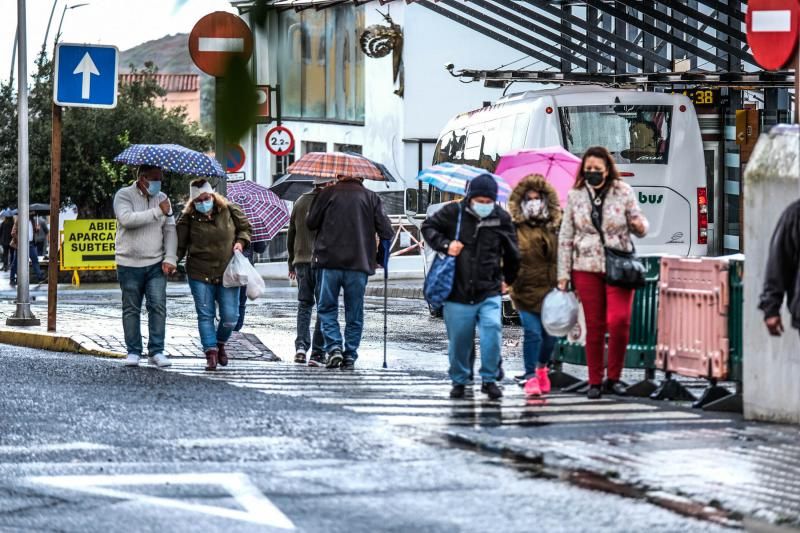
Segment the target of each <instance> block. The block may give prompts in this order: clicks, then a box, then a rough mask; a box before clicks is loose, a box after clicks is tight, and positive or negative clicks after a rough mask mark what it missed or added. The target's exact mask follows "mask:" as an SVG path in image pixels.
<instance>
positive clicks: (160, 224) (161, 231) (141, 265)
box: [114, 165, 178, 367]
mask: <svg viewBox="0 0 800 533" xmlns="http://www.w3.org/2000/svg"><path fill="white" fill-rule="evenodd" d="M163 179H164V174H163V172H162V171H161V169H160V168H158V167H154V166H148V165H142V166H140V167H139V168H138V169H137V174H136V181H135V182H134V183H133V184H132V185H130V186H128V187H123V188H122V189H120V190H119V191H117V194H116V195H115V196H114V215H115V216H116V217H117V238H116V244H115V247H116V251H115V255H116V261H117V278H118V279H119V285H120V288H121V289H122V329H123V331H124V333H125V347H126V349H127V352H128V355H127V357H126V358H125V363H124V364H125V366H138V365H139V359H140V358H141V356H142V331H141V316H142V301H143V300H144V299H145V298H147V329H148V333H149V336H148V341H147V344H148V345H147V351H148V353H149V354H150V357H149V362H150V364H152V365H156V366H158V367H168V366H170V365H171V364H172V363H171V362H170V360H169V358H168V357H167V355H166V354H165V353H164V342H165V337H166V324H167V275H169V274H171V273H173V272H175V269H176V265H177V264H178V260H177V258H176V255H175V254H176V248H177V236H176V233H175V217H174V214H173V212H172V204H171V203H170V201H169V199H168V198H167V195H166V194H164V193H163V192H161V182H162V181H163Z"/></svg>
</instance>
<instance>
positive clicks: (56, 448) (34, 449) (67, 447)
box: [0, 442, 114, 455]
mask: <svg viewBox="0 0 800 533" xmlns="http://www.w3.org/2000/svg"><path fill="white" fill-rule="evenodd" d="M113 448H114V447H113V446H107V445H105V444H97V443H94V442H61V443H53V444H27V445H24V446H0V454H3V455H5V454H16V453H45V452H74V451H82V450H92V451H96V450H111V449H113Z"/></svg>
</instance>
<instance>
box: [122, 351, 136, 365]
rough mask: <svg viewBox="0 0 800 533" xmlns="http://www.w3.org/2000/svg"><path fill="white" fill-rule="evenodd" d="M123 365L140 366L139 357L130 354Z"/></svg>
mask: <svg viewBox="0 0 800 533" xmlns="http://www.w3.org/2000/svg"><path fill="white" fill-rule="evenodd" d="M122 364H123V365H125V366H139V356H138V355H136V354H135V353H129V354H128V357H126V358H125V361H124V362H123V363H122Z"/></svg>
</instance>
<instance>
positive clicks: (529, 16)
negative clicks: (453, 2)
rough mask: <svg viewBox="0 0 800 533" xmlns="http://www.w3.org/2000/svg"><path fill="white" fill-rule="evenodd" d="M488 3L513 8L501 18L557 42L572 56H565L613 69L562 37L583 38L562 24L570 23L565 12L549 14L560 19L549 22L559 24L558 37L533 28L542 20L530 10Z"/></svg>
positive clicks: (499, 0)
mask: <svg viewBox="0 0 800 533" xmlns="http://www.w3.org/2000/svg"><path fill="white" fill-rule="evenodd" d="M489 2H491V3H493V4H497V5H498V6H502V7H504V8H507V7H509V6H510V7H511V8H513V10H514V11H508V10H504V11H503V12H504V13H508V15H502V16H504V17H506V18H507V19H508V20H511V21H513V22H515V23H517V24H520V25H522V26H526V27H527V28H528V29H530V30H531V31H537V32H540V33H541V34H542V35H543V36H545V37H547V38H548V39H551V40H553V41H555V42H557V43H558V44H561V45H562V46H566V47H567V48H569V49H570V51H571V52H572V55H571V54H569V53H565V55H566V56H568V57H574V54H579V55H582V56H584V57H585V58H586V59H587V60H588V59H589V58H591V59H594V60H595V61H597V62H598V63H602V64H604V65H606V66H607V67H609V68H613V66H614V62H613V61H611V60H610V59H608V58H606V57H604V56H602V55H601V54H598V53H595V52H592V51H590V50H588V49H586V48H585V47H583V46H575V43H572V42H570V41H569V40H568V39H567V38H564V37H563V35H567V36H569V37H570V38H573V39H583V37H584V35H583V34H581V33H579V32H577V31H575V30H573V29H572V28H570V27H569V26H565V25H564V24H566V23H568V22H569V21H570V17H569V16H567V15H568V14H567V13H566V12H562V11H561V10H560V9H557V10H556V11H555V12H554V13H551V14H553V15H555V16H558V17H559V18H560V21H558V20H553V21H551V22H552V23H553V24H554V25H555V24H559V30H560V31H561V32H562V35H561V36H560V35H557V34H554V33H551V32H549V31H547V30H546V29H545V30H544V31H543V30H540V29H539V28H538V27H537V26H535V24H536V20H537V19H541V18H543V17H542V16H541V14H540V13H536V12H535V11H533V10H531V9H528V8H525V7H522V6H521V5H519V4H514V3H512V2H509V1H508V0H489ZM470 3H471V4H477V5H485V4H486V3H487V2H485V1H482V0H471V1H470ZM487 9H488V8H487ZM491 11H494V12H497V13H498V14H500V13H499V12H498V11H495V10H493V9H492V10H491ZM515 12H516V13H515ZM517 13H519V15H517ZM520 15H522V16H524V18H522V17H521V16H520ZM548 20H549V19H548ZM531 22H533V24H534V26H533V27H531V26H530V24H531ZM561 57H562V58H563V57H564V56H561ZM587 70H588V69H587Z"/></svg>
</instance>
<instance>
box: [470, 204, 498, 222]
mask: <svg viewBox="0 0 800 533" xmlns="http://www.w3.org/2000/svg"><path fill="white" fill-rule="evenodd" d="M470 207H471V208H472V210H473V211H475V214H476V215H478V216H479V217H480V218H486V217H488V216H489V215H491V214H492V211H494V203H491V204H481V203H478V202H472V203H471V204H470Z"/></svg>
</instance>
